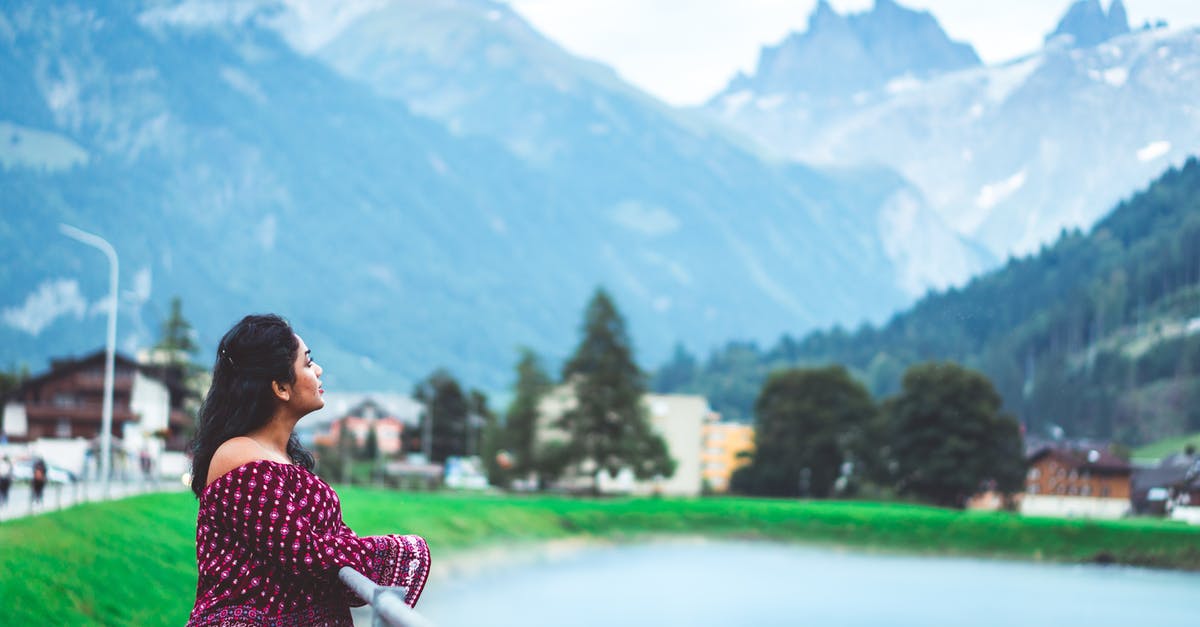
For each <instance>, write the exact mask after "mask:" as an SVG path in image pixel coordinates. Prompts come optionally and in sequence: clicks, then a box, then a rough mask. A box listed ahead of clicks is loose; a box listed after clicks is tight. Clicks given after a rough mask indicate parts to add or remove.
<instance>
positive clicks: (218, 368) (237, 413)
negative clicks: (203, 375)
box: [191, 314, 313, 498]
mask: <svg viewBox="0 0 1200 627" xmlns="http://www.w3.org/2000/svg"><path fill="white" fill-rule="evenodd" d="M299 350H300V341H299V340H298V339H297V338H296V333H295V331H293V330H292V326H291V325H290V324H288V322H287V320H284V319H283V318H281V317H279V316H277V315H275V314H266V315H250V316H246V317H245V318H242V320H241V321H240V322H238V323H237V324H235V325H233V328H232V329H230V330H229V331H228V332H227V333H226V334H225V337H222V338H221V343H220V344H218V345H217V361H216V363H215V364H213V373H212V385H211V386H210V387H209V388H208V395H207V396H206V397H205V398H204V403H203V404H201V405H200V415H199V420H198V421H197V423H198V424H197V427H196V437H195V438H194V439H193V440H192V447H191V448H192V492H195V493H196V498H200V493H201V492H203V491H204V487H205V486H206V485H207V484H208V467H209V465H210V464H211V463H212V458H213V454H214V453H216V452H217V447H219V446H221V445H222V444H224V443H225V441H226V440H229V439H230V438H235V437H238V436H241V435H246V434H247V433H250V432H251V431H254V430H255V429H258V428H260V427H262V426H263V425H265V424H267V422H268V421H269V420H270V419H271V416H272V414H274V412H275V403H276V400H275V393H274V391H273V390H272V389H271V387H272V382H274V381H279V382H281V383H294V382H295V381H296V371H295V363H296V356H297V355H296V353H297V351H299ZM287 454H288V457H290V458H291V459H292V463H294V464H298V465H300V466H303V467H304V468H307V469H308V470H312V467H313V456H312V453H309V452H308V451H307V450H306V449H305V448H304V447H303V446H301V445H300V441H299V440H298V439H296V434H294V433H293V434H292V437H291V438H290V439H289V440H288V443H287Z"/></svg>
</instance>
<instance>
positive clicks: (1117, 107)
mask: <svg viewBox="0 0 1200 627" xmlns="http://www.w3.org/2000/svg"><path fill="white" fill-rule="evenodd" d="M889 4H890V3H877V5H876V8H875V9H874V10H873V11H872V13H878V12H879V11H880V10H882V9H883V7H886V6H888V5H889ZM822 10H823V9H820V8H818V10H817V13H820V12H821V11H822ZM826 10H827V9H826ZM888 10H890V9H888ZM872 13H868V14H867V15H871V14H872ZM1089 16H1090V17H1089ZM814 20H815V15H814ZM1126 30H1128V27H1127V25H1126V23H1125V17H1124V9H1123V7H1122V6H1121V5H1120V3H1117V2H1114V3H1113V6H1112V7H1111V9H1110V11H1109V12H1108V13H1107V14H1104V13H1103V12H1100V11H1099V5H1098V3H1097V2H1095V0H1090V1H1089V2H1082V3H1076V4H1075V5H1072V7H1071V8H1070V9H1069V10H1068V14H1067V16H1066V17H1064V19H1063V20H1062V23H1061V24H1060V25H1059V28H1058V31H1059V32H1060V33H1062V34H1065V35H1070V36H1066V37H1064V36H1058V37H1052V38H1051V39H1050V41H1049V42H1048V43H1047V44H1046V46H1045V47H1044V48H1043V49H1042V50H1040V51H1039V52H1037V53H1035V54H1032V55H1029V56H1027V57H1023V58H1020V59H1016V60H1013V61H1009V62H1006V63H1001V64H997V65H992V66H987V67H982V66H980V67H966V68H962V69H947V70H945V71H942V72H940V73H935V72H929V73H927V74H926V75H924V76H921V75H918V74H916V73H910V74H908V75H906V76H905V77H903V78H897V79H893V80H891V81H889V82H887V83H886V84H884V85H882V86H879V87H876V88H873V89H868V90H863V91H860V92H858V93H856V94H855V95H854V96H853V97H851V98H849V99H847V98H845V97H843V93H844V92H843V91H839V90H838V89H833V90H831V91H828V92H824V93H818V94H814V93H812V91H811V90H805V89H802V88H801V87H800V86H798V85H792V86H791V88H789V89H784V90H780V89H776V88H771V89H758V88H756V87H755V85H756V80H757V79H756V78H755V77H751V78H750V79H747V80H743V79H741V78H735V79H734V80H733V81H732V82H731V85H730V89H728V90H726V91H725V92H723V93H722V94H720V95H719V96H718V97H716V98H715V99H714V100H712V101H711V102H710V103H709V104H708V105H707V106H706V107H705V110H706V111H708V112H709V113H710V114H711V115H712V116H713V117H714V118H715V119H718V120H721V121H723V122H725V123H727V124H729V125H731V126H732V127H734V128H736V129H738V130H739V131H740V132H742V133H744V134H745V135H746V136H747V137H750V138H752V139H753V140H754V141H757V142H758V143H759V144H760V145H761V146H763V147H764V149H767V150H770V151H773V152H774V153H775V154H778V155H781V156H783V157H786V158H791V159H795V160H799V161H803V162H806V163H812V164H818V165H823V166H843V167H850V166H853V165H855V164H863V163H872V164H882V165H885V166H887V167H890V168H892V169H895V170H897V171H899V172H900V173H901V174H902V175H903V176H904V177H905V178H906V179H907V180H910V181H912V182H913V184H914V185H915V186H916V188H917V189H918V190H919V191H920V194H921V196H922V198H923V199H924V201H925V202H926V203H927V205H928V206H929V207H930V208H931V209H932V210H933V211H934V212H936V213H937V214H938V215H939V216H940V218H941V220H942V221H943V222H945V223H946V224H948V225H950V227H951V228H952V230H953V232H954V233H957V234H958V235H960V236H962V237H964V238H966V239H967V240H968V241H973V242H978V243H980V244H982V245H984V246H985V247H986V248H987V250H988V251H990V252H991V254H992V255H993V258H995V259H1004V258H1005V257H1006V256H1008V255H1010V254H1025V253H1029V252H1032V251H1035V250H1037V248H1038V247H1039V246H1040V245H1041V244H1043V243H1045V242H1048V241H1051V240H1053V238H1055V237H1056V236H1057V235H1058V234H1059V232H1060V231H1061V230H1062V229H1063V228H1074V227H1080V228H1086V227H1088V226H1090V225H1091V224H1093V223H1094V222H1095V221H1096V220H1097V219H1098V218H1099V217H1100V216H1101V215H1102V213H1103V212H1104V211H1105V210H1106V208H1107V207H1111V206H1113V204H1115V203H1116V202H1117V201H1118V200H1119V199H1121V198H1123V197H1124V196H1126V195H1128V194H1129V193H1131V192H1132V191H1133V190H1135V189H1138V188H1140V187H1142V186H1144V185H1146V184H1147V183H1149V182H1150V181H1151V180H1152V179H1153V178H1154V177H1155V176H1157V174H1158V173H1159V172H1161V171H1162V170H1163V169H1164V168H1165V167H1167V166H1168V165H1172V164H1174V165H1178V164H1180V163H1182V161H1183V160H1184V159H1185V158H1186V157H1187V155H1189V154H1191V153H1193V152H1194V151H1195V150H1196V149H1197V147H1198V146H1200V118H1197V117H1196V115H1195V104H1194V102H1195V94H1196V93H1200V30H1197V29H1186V30H1175V31H1172V30H1166V29H1155V30H1141V31H1137V32H1130V33H1126V34H1121V33H1123V32H1124V31H1126ZM804 37H809V35H803V36H797V35H793V36H791V37H790V38H789V40H792V39H796V38H804ZM1098 37H1103V39H1104V40H1103V42H1102V43H1099V44H1098V45H1089V43H1088V42H1091V41H1094V40H1096V38H1098ZM852 41H854V40H852ZM766 57H767V54H766V52H765V51H764V58H766ZM837 70H840V66H836V67H835V68H829V69H827V70H826V71H829V72H831V73H834V74H836V73H837ZM847 71H848V73H849V74H850V75H854V74H855V73H856V72H857V71H858V70H857V66H856V65H851V66H850V68H849V69H848V70H847Z"/></svg>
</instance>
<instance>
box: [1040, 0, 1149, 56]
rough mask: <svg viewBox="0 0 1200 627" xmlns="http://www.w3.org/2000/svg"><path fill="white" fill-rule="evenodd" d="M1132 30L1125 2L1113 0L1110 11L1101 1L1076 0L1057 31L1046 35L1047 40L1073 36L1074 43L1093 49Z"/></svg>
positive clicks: (1072, 41)
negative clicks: (1105, 9) (1092, 47)
mask: <svg viewBox="0 0 1200 627" xmlns="http://www.w3.org/2000/svg"><path fill="white" fill-rule="evenodd" d="M1128 32H1129V16H1128V15H1127V14H1126V13H1125V4H1124V3H1123V2H1121V0H1113V2H1112V4H1111V5H1109V7H1108V12H1107V13H1106V12H1105V11H1104V7H1102V6H1101V5H1100V0H1076V1H1075V3H1074V4H1072V5H1071V6H1070V7H1068V8H1067V12H1066V14H1064V15H1063V17H1062V19H1061V20H1059V22H1058V26H1057V27H1055V29H1054V32H1052V33H1050V34H1049V35H1046V41H1051V40H1053V39H1058V38H1063V37H1070V41H1071V43H1072V45H1074V46H1076V47H1079V48H1089V47H1091V46H1095V45H1097V44H1100V43H1103V42H1105V41H1108V40H1109V39H1112V38H1113V37H1117V36H1119V35H1124V34H1126V33H1128Z"/></svg>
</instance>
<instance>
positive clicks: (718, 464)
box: [700, 414, 754, 492]
mask: <svg viewBox="0 0 1200 627" xmlns="http://www.w3.org/2000/svg"><path fill="white" fill-rule="evenodd" d="M702 434H703V440H704V445H703V448H702V450H701V452H700V467H701V476H702V477H703V478H704V481H705V483H707V484H708V486H709V488H710V489H711V490H712V491H713V492H728V491H729V479H730V477H732V476H733V471H735V470H737V469H738V468H741V467H742V466H745V465H746V464H748V463H749V461H750V460H749V459H748V458H745V457H738V454H739V453H741V452H743V451H749V452H753V451H754V425H747V424H741V423H736V422H721V421H720V416H719V415H718V414H712V419H710V420H709V421H707V422H706V423H705V424H704V427H703V429H702Z"/></svg>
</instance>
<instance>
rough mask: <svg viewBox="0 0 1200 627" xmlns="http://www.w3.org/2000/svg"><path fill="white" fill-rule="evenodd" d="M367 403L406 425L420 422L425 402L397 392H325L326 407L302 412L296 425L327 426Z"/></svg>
mask: <svg viewBox="0 0 1200 627" xmlns="http://www.w3.org/2000/svg"><path fill="white" fill-rule="evenodd" d="M367 403H372V404H374V405H376V406H377V407H379V409H381V410H382V413H383V414H384V415H386V416H391V417H393V418H397V419H399V420H400V421H401V422H403V423H405V424H407V425H416V424H417V423H418V422H420V420H421V412H422V411H424V410H425V406H424V405H422V404H421V403H419V402H417V401H416V400H413V398H412V397H410V396H408V395H405V394H398V393H396V392H327V393H326V394H325V407H323V408H321V409H318V410H317V411H315V412H313V413H311V414H309V415H308V416H305V417H304V419H303V420H301V421H300V425H299V426H302V427H305V428H308V429H317V428H323V427H327V426H329V425H330V424H331V423H333V422H334V421H335V420H337V419H339V418H343V417H345V416H348V415H352V414H354V413H355V412H356V411H357V410H359V409H360V408H362V406H363V405H364V404H367Z"/></svg>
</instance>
